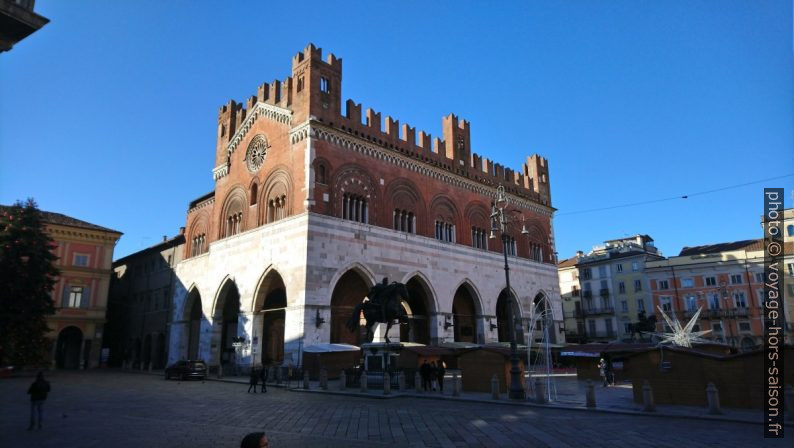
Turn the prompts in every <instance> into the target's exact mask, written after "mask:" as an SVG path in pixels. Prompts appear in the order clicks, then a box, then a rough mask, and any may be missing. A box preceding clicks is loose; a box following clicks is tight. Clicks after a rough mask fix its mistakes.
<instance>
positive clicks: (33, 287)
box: [0, 199, 59, 365]
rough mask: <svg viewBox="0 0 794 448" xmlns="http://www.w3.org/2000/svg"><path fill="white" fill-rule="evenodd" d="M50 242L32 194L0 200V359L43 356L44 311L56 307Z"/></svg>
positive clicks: (14, 361)
mask: <svg viewBox="0 0 794 448" xmlns="http://www.w3.org/2000/svg"><path fill="white" fill-rule="evenodd" d="M54 248H55V243H54V242H53V240H52V238H50V237H49V235H47V233H46V232H45V231H44V222H43V220H42V215H41V212H40V211H39V209H38V207H37V206H36V203H35V202H34V201H33V199H28V200H27V202H25V203H24V204H23V203H22V202H17V203H16V204H14V205H13V206H11V207H4V206H0V364H11V365H31V364H39V363H42V362H45V361H46V360H47V351H48V348H49V344H48V341H47V339H46V337H45V336H46V334H47V332H48V331H49V330H50V329H49V328H48V327H47V321H46V316H47V315H50V314H54V313H55V307H54V306H53V301H52V296H51V295H50V294H51V292H52V288H53V287H54V286H55V282H56V281H57V277H58V275H59V272H58V269H56V268H55V265H54V262H55V260H57V259H58V257H56V256H55V255H54V254H53V252H52V250H53V249H54Z"/></svg>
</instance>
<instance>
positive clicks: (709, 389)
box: [706, 383, 722, 415]
mask: <svg viewBox="0 0 794 448" xmlns="http://www.w3.org/2000/svg"><path fill="white" fill-rule="evenodd" d="M706 400H707V401H708V403H709V414H713V415H718V414H722V411H721V410H720V392H719V391H718V390H717V386H715V385H714V383H709V384H708V385H707V386H706Z"/></svg>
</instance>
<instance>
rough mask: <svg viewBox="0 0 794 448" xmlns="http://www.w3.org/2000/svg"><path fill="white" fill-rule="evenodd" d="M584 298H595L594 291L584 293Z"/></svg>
mask: <svg viewBox="0 0 794 448" xmlns="http://www.w3.org/2000/svg"><path fill="white" fill-rule="evenodd" d="M582 297H584V298H585V299H592V298H593V291H590V290H585V291H582Z"/></svg>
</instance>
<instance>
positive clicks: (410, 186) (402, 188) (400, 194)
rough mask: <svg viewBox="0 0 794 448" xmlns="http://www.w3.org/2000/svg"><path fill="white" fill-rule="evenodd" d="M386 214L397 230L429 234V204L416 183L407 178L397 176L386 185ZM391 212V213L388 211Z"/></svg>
mask: <svg viewBox="0 0 794 448" xmlns="http://www.w3.org/2000/svg"><path fill="white" fill-rule="evenodd" d="M384 197H385V199H386V203H387V207H386V210H385V211H386V212H387V213H386V214H387V215H389V216H388V218H389V221H390V222H391V223H392V226H391V227H392V228H393V229H395V230H399V231H403V232H408V233H415V234H417V235H425V236H426V235H428V230H427V206H426V205H425V200H424V198H423V197H422V195H421V193H419V189H418V188H417V187H416V185H415V184H414V183H413V182H411V181H410V180H408V179H406V178H397V179H395V180H393V181H391V182H389V184H388V185H387V186H386V193H385V196H384ZM388 212H391V213H388Z"/></svg>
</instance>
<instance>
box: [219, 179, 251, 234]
mask: <svg viewBox="0 0 794 448" xmlns="http://www.w3.org/2000/svg"><path fill="white" fill-rule="evenodd" d="M247 204H248V201H247V200H246V193H245V190H244V189H243V187H242V186H240V185H237V186H235V187H233V188H232V189H231V190H230V191H229V193H228V194H226V198H225V199H224V201H223V207H222V208H221V214H220V217H219V221H218V238H219V239H221V238H227V237H230V236H233V235H237V234H238V233H241V232H243V231H244V230H245V224H244V223H245V222H246V217H247V216H248V205H247Z"/></svg>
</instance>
